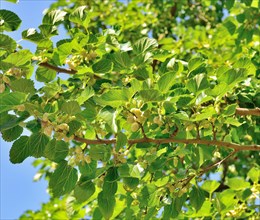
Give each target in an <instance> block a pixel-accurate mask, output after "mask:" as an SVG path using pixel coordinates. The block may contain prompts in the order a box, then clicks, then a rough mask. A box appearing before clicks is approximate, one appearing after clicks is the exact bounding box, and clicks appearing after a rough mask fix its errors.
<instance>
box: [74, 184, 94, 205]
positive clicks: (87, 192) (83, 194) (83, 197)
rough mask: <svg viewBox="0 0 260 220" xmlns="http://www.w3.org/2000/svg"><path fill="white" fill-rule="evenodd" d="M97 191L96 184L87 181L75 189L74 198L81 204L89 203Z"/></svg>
mask: <svg viewBox="0 0 260 220" xmlns="http://www.w3.org/2000/svg"><path fill="white" fill-rule="evenodd" d="M95 191H96V188H95V185H94V183H92V182H91V181H85V182H82V183H78V184H77V185H76V187H75V189H74V196H75V198H76V199H77V201H78V202H79V203H83V202H85V201H87V200H88V199H89V198H90V197H91V196H92V195H93V194H94V193H95Z"/></svg>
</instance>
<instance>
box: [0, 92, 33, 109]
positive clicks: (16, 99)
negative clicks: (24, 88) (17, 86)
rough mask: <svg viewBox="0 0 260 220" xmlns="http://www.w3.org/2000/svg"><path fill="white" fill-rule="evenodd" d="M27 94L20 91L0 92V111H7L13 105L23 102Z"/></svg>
mask: <svg viewBox="0 0 260 220" xmlns="http://www.w3.org/2000/svg"><path fill="white" fill-rule="evenodd" d="M27 96H28V94H24V93H21V92H12V93H1V94H0V113H1V112H5V111H9V110H11V109H12V108H13V107H15V106H17V105H20V104H22V103H24V102H25V100H26V98H27Z"/></svg>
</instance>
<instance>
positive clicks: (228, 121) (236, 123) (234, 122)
mask: <svg viewBox="0 0 260 220" xmlns="http://www.w3.org/2000/svg"><path fill="white" fill-rule="evenodd" d="M224 123H225V124H230V125H234V126H236V127H239V126H240V125H242V123H240V122H239V121H238V120H237V119H235V118H227V119H226V120H225V121H224Z"/></svg>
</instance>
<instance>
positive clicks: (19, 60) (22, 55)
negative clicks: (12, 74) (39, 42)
mask: <svg viewBox="0 0 260 220" xmlns="http://www.w3.org/2000/svg"><path fill="white" fill-rule="evenodd" d="M32 56H33V54H32V53H31V51H29V50H19V51H17V52H15V53H11V54H10V55H9V56H8V57H7V58H6V59H4V60H3V62H5V63H8V64H12V65H14V66H16V67H23V66H24V65H27V64H30V63H31V58H32Z"/></svg>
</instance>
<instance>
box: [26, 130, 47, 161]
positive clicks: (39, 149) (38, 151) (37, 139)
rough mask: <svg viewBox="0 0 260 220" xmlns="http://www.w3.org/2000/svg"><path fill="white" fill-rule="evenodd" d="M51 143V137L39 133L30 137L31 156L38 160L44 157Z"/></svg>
mask: <svg viewBox="0 0 260 220" xmlns="http://www.w3.org/2000/svg"><path fill="white" fill-rule="evenodd" d="M48 142H49V137H48V136H46V135H45V134H43V133H40V132H37V133H34V134H32V135H31V136H30V138H29V144H30V148H31V156H34V157H36V158H38V157H41V156H43V155H44V150H45V147H46V145H47V144H48Z"/></svg>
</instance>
